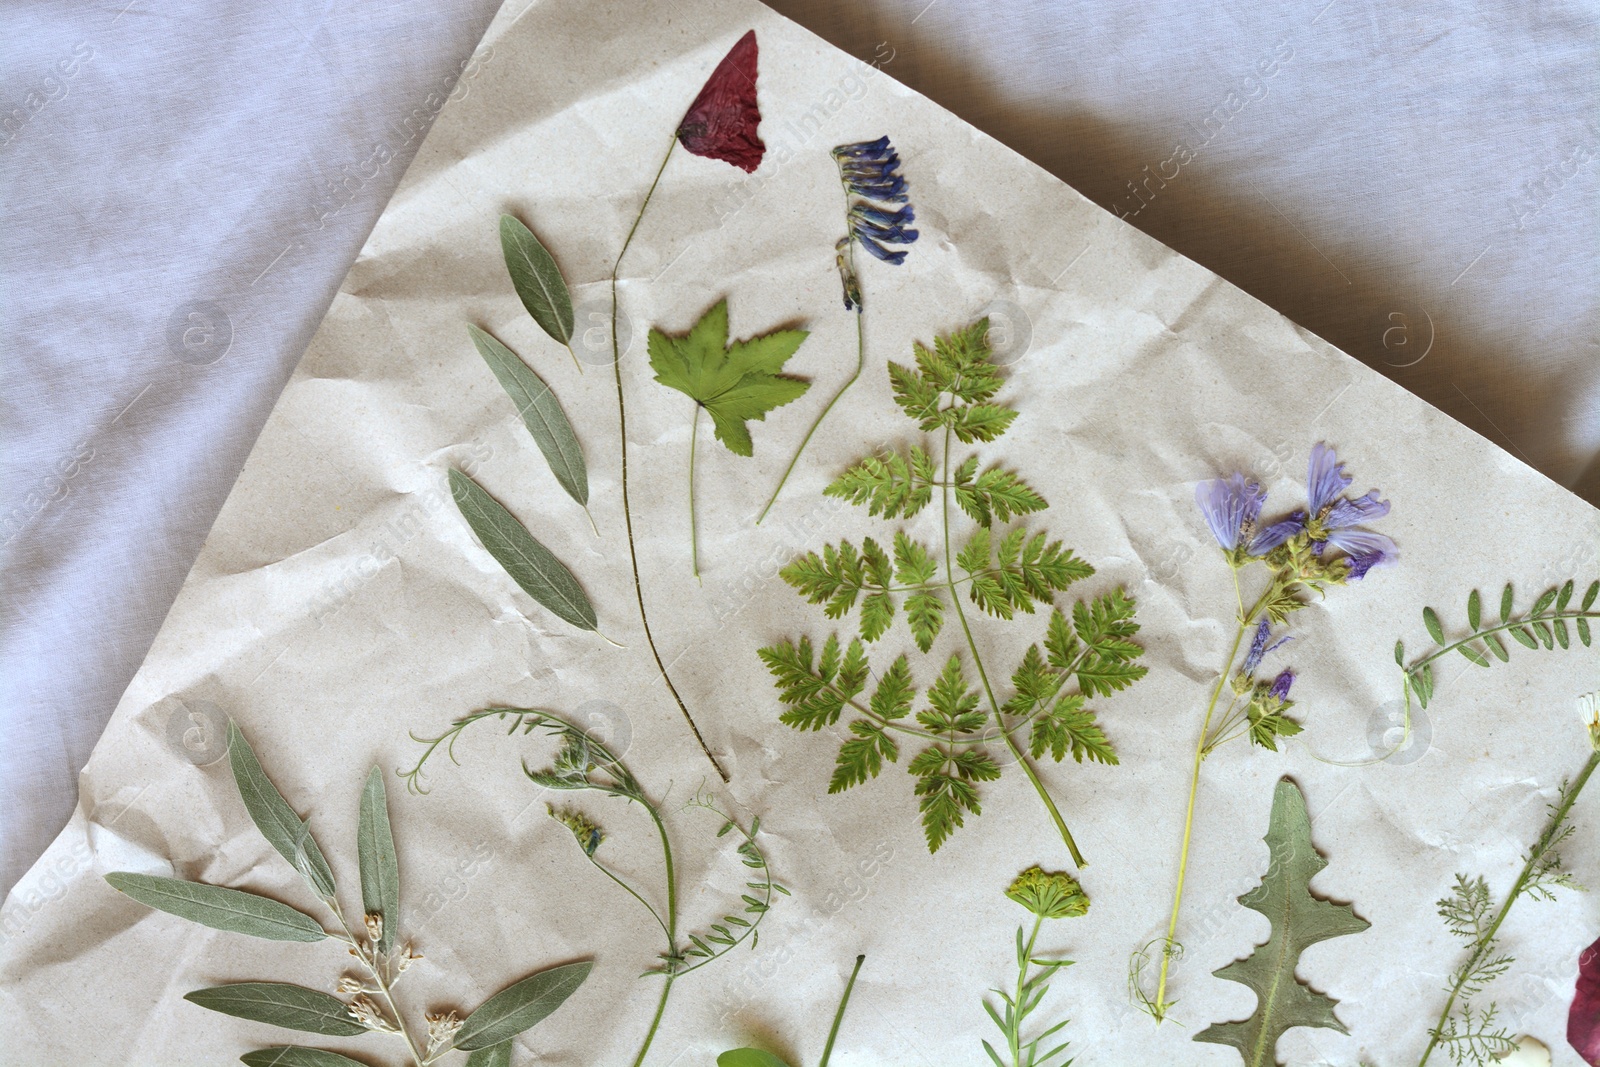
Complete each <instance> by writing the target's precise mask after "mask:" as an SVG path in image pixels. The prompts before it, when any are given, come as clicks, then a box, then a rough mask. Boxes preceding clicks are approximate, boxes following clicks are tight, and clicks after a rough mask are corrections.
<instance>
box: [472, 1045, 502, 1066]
mask: <svg viewBox="0 0 1600 1067" xmlns="http://www.w3.org/2000/svg"><path fill="white" fill-rule="evenodd" d="M467 1067H511V1042H509V1041H502V1042H500V1043H499V1044H498V1045H485V1046H484V1047H483V1048H480V1049H478V1050H477V1051H475V1052H473V1054H472V1055H470V1056H468V1057H467Z"/></svg>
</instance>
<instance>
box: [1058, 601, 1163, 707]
mask: <svg viewBox="0 0 1600 1067" xmlns="http://www.w3.org/2000/svg"><path fill="white" fill-rule="evenodd" d="M1134 608H1135V604H1134V600H1133V598H1132V597H1130V596H1128V595H1127V594H1126V593H1124V592H1123V591H1122V590H1121V589H1113V590H1112V591H1111V592H1109V593H1105V594H1103V595H1101V596H1099V597H1096V598H1095V599H1094V600H1093V601H1092V602H1090V603H1085V602H1083V601H1079V602H1078V603H1077V604H1074V605H1073V608H1072V621H1073V625H1074V627H1075V628H1076V630H1077V634H1078V640H1080V641H1082V642H1083V644H1084V646H1085V652H1084V654H1083V656H1082V659H1081V662H1080V663H1079V666H1078V669H1077V675H1078V687H1079V688H1080V689H1082V690H1083V693H1084V695H1085V696H1091V697H1092V696H1105V695H1107V694H1110V693H1114V692H1116V691H1117V690H1119V689H1126V688H1127V687H1128V686H1130V685H1132V684H1133V683H1134V682H1136V681H1138V680H1139V679H1140V678H1143V677H1144V676H1145V675H1146V674H1147V673H1148V672H1149V668H1147V667H1145V666H1143V665H1142V664H1138V663H1135V662H1134V660H1136V659H1138V658H1139V657H1140V656H1142V655H1144V649H1143V648H1141V647H1139V646H1138V645H1137V644H1135V643H1134V642H1132V641H1131V640H1129V638H1131V637H1132V636H1133V635H1134V634H1136V633H1138V632H1139V624H1138V623H1137V622H1135V621H1134ZM1047 647H1048V646H1047Z"/></svg>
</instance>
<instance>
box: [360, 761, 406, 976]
mask: <svg viewBox="0 0 1600 1067" xmlns="http://www.w3.org/2000/svg"><path fill="white" fill-rule="evenodd" d="M356 850H357V854H358V855H359V857H360V860H361V907H362V910H364V911H365V912H366V913H367V914H368V915H372V914H374V913H376V914H378V915H381V916H383V936H382V937H380V938H379V939H378V948H379V949H380V950H381V951H383V952H388V951H390V950H391V949H392V948H393V947H394V939H395V930H396V929H397V928H398V927H399V925H400V861H399V860H398V859H396V858H395V854H394V834H393V833H392V832H391V831H390V829H389V796H388V792H387V791H386V790H385V789H384V786H383V772H382V771H380V770H379V769H378V768H376V767H374V768H372V770H371V771H369V772H368V773H367V784H366V787H365V788H363V789H362V790H361V823H360V827H359V829H358V830H357V833H356Z"/></svg>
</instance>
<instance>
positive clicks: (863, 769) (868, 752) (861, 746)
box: [828, 719, 900, 793]
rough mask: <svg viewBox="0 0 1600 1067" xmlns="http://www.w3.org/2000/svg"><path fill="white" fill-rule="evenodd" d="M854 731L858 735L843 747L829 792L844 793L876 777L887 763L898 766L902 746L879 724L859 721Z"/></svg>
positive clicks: (841, 746) (835, 766)
mask: <svg viewBox="0 0 1600 1067" xmlns="http://www.w3.org/2000/svg"><path fill="white" fill-rule="evenodd" d="M850 732H851V733H852V734H854V735H855V736H854V737H852V738H851V739H850V740H848V741H846V742H845V743H844V744H842V745H840V746H839V755H838V758H837V759H836V760H835V762H834V768H833V777H832V778H831V779H829V781H828V792H829V793H842V792H844V791H845V790H846V789H849V788H850V787H851V786H856V785H860V784H861V783H862V782H865V781H866V780H867V779H869V778H876V777H877V776H878V772H879V771H881V770H883V763H884V761H885V760H887V761H889V762H890V763H894V762H896V761H897V760H899V758H900V748H899V746H898V745H896V744H895V743H894V739H893V738H891V737H890V736H889V735H888V733H887V732H885V731H884V729H883V727H881V726H879V725H878V724H877V723H874V722H868V721H867V720H865V719H857V720H856V721H855V722H853V723H851V724H850Z"/></svg>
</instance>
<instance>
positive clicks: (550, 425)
mask: <svg viewBox="0 0 1600 1067" xmlns="http://www.w3.org/2000/svg"><path fill="white" fill-rule="evenodd" d="M467 332H468V333H470V334H471V335H472V343H473V345H474V347H476V348H477V350H478V355H480V356H482V357H483V361H484V362H485V363H487V364H489V369H490V370H491V371H493V372H494V376H495V378H496V379H497V380H498V381H499V382H500V386H501V388H503V389H504V390H505V391H506V395H507V396H509V397H510V398H511V402H512V403H513V404H515V405H516V408H517V414H518V415H521V416H522V424H523V425H524V426H526V427H527V428H528V433H529V434H531V435H532V437H533V443H534V444H536V445H538V446H539V451H540V452H541V453H543V455H544V459H545V462H546V463H548V464H549V465H550V473H551V474H554V475H555V476H556V481H557V482H559V483H561V488H562V489H564V490H566V493H567V495H568V496H570V497H571V498H572V499H574V500H576V501H577V502H578V503H579V504H588V503H589V468H588V466H587V464H585V462H584V459H583V447H582V446H581V445H579V444H578V435H577V434H575V433H573V432H572V423H571V422H569V421H568V420H567V414H566V412H564V411H562V410H561V403H560V401H558V400H557V399H556V394H555V393H553V392H551V391H550V387H549V386H548V385H546V384H545V382H544V379H543V378H541V377H539V376H538V375H537V374H535V373H534V372H533V370H532V368H530V367H529V366H528V365H527V364H526V363H524V362H522V360H521V359H520V358H518V356H517V354H516V353H515V352H513V351H511V349H509V348H507V347H506V346H505V345H503V344H501V343H500V342H499V341H498V340H496V339H495V338H494V337H493V336H491V335H490V334H488V333H485V332H484V331H483V330H480V329H478V327H476V326H473V325H470V324H469V325H468V326H467Z"/></svg>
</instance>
